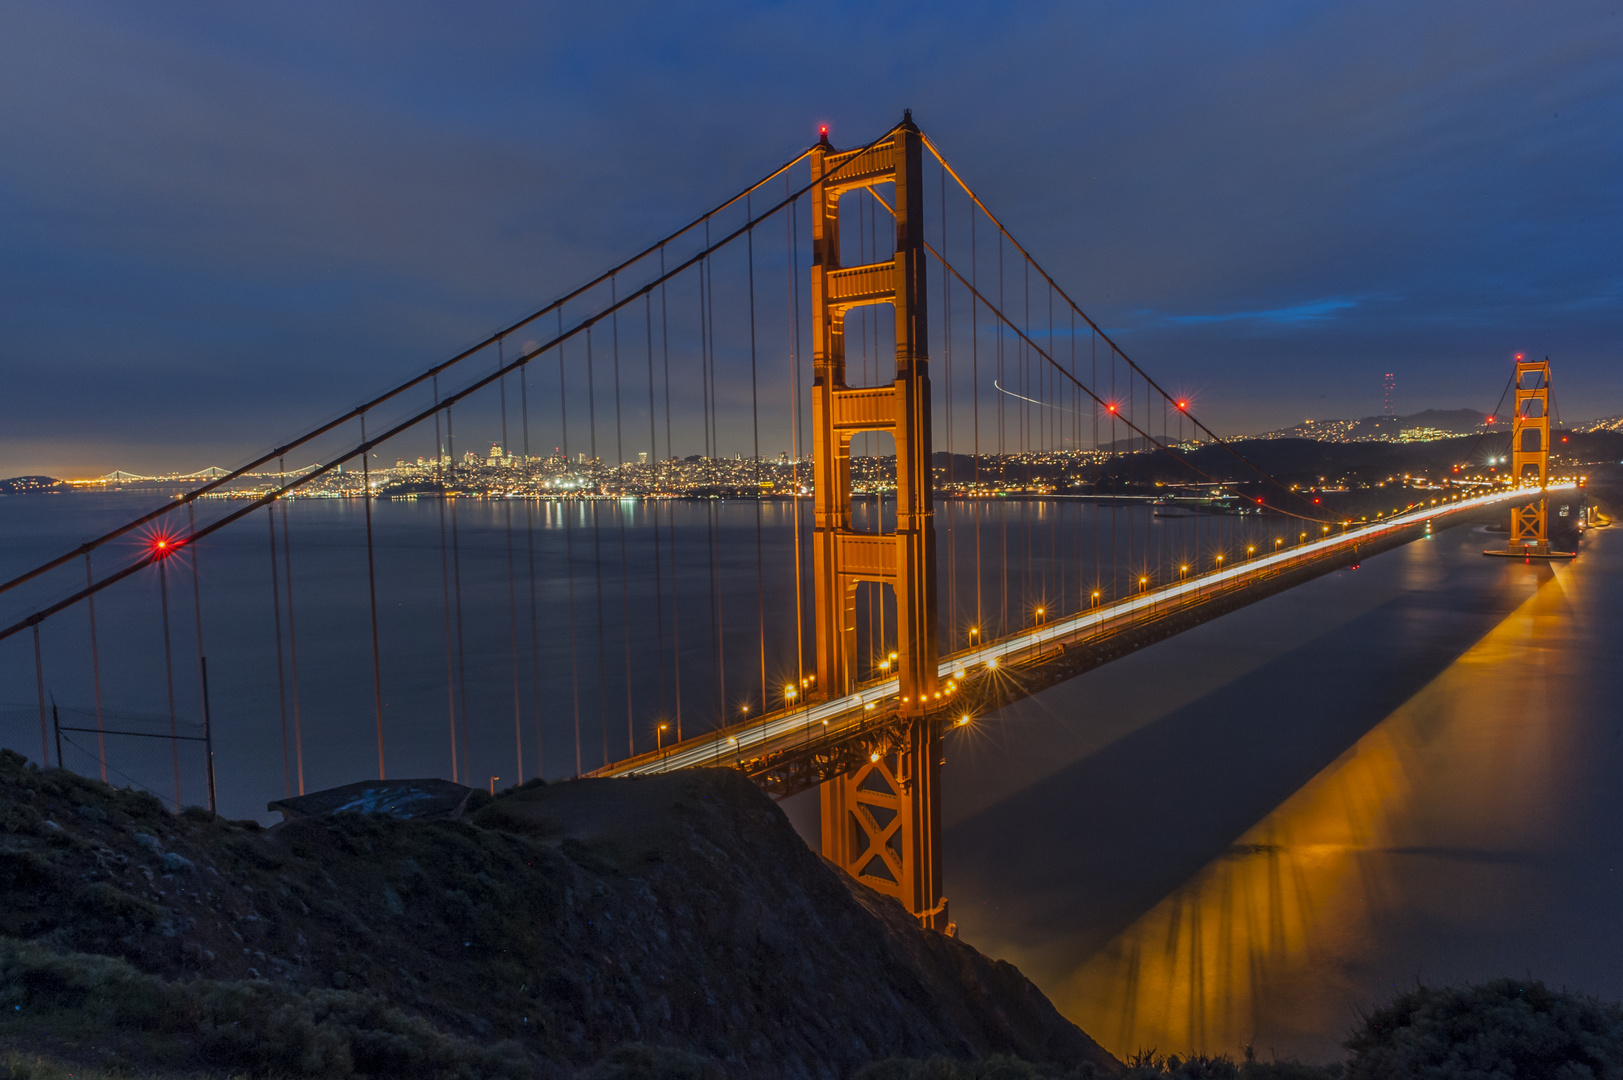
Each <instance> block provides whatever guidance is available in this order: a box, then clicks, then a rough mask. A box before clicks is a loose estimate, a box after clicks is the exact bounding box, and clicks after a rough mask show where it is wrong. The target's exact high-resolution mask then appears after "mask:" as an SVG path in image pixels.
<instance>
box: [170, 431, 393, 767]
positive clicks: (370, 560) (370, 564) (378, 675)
mask: <svg viewBox="0 0 1623 1080" xmlns="http://www.w3.org/2000/svg"><path fill="white" fill-rule="evenodd" d="M361 445H362V446H363V447H366V414H365V413H362V414H361ZM371 456H372V451H371V448H370V447H366V448H365V449H363V450H362V451H361V509H362V510H363V511H365V517H366V588H367V600H368V603H369V604H370V605H371V612H372V708H373V715H374V716H375V717H376V723H377V736H378V779H379V780H382V779H385V778H386V776H387V773H386V772H385V771H384V768H383V654H382V652H381V651H380V650H379V648H378V572H377V564H376V560H375V557H374V555H373V549H372V469H371V465H370V464H369V460H370V458H371ZM196 564H197V559H196V557H195V556H194V557H193V559H192V565H193V566H194V567H195V566H196ZM197 634H198V637H199V638H201V637H202V635H203V629H202V622H201V616H200V617H199V622H198V630H197Z"/></svg>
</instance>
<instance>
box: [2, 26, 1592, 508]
mask: <svg viewBox="0 0 1623 1080" xmlns="http://www.w3.org/2000/svg"><path fill="white" fill-rule="evenodd" d="M904 107H911V108H912V109H913V112H914V116H915V118H916V119H917V121H918V122H919V124H920V126H922V127H923V128H924V129H925V130H926V131H927V132H928V133H929V134H930V135H931V136H932V137H933V138H934V139H935V140H936V142H937V143H938V144H939V145H940V146H941V147H942V149H943V150H944V151H945V152H946V153H947V154H948V155H949V156H950V157H951V158H952V159H953V160H954V162H955V164H956V165H957V166H958V167H959V168H960V170H961V171H962V172H963V173H964V175H965V176H966V178H967V179H968V180H969V181H970V182H971V183H972V184H974V185H975V186H976V187H977V188H978V189H979V190H980V191H981V192H982V194H983V195H984V196H985V197H986V198H987V200H988V202H989V203H990V205H991V206H992V207H993V209H994V210H995V211H996V212H998V213H999V214H1000V216H1002V217H1003V219H1004V220H1005V221H1006V222H1008V224H1009V225H1010V226H1011V228H1012V229H1013V230H1014V232H1015V233H1016V235H1018V236H1020V237H1021V238H1023V240H1024V241H1025V242H1026V244H1027V246H1028V247H1030V248H1031V249H1032V251H1033V252H1034V254H1036V256H1037V257H1038V258H1039V259H1040V260H1042V261H1043V262H1044V263H1045V264H1046V265H1047V266H1048V267H1049V268H1050V269H1051V270H1052V271H1053V272H1054V274H1055V276H1056V278H1058V280H1059V281H1060V282H1061V283H1062V284H1063V285H1065V286H1066V287H1067V289H1069V290H1070V291H1071V292H1072V294H1073V295H1075V296H1076V297H1077V298H1078V299H1079V300H1080V301H1081V302H1082V303H1083V305H1084V306H1085V307H1087V308H1088V309H1089V310H1090V311H1091V312H1092V313H1093V314H1094V316H1095V318H1097V319H1098V321H1099V322H1100V323H1101V324H1102V325H1103V326H1105V327H1106V328H1107V329H1109V330H1110V331H1111V332H1112V333H1113V334H1114V335H1115V336H1116V337H1117V339H1118V340H1119V341H1120V342H1121V343H1122V345H1123V346H1124V347H1125V348H1126V349H1127V350H1128V351H1129V352H1130V353H1131V354H1133V355H1134V356H1135V357H1136V358H1137V359H1139V360H1140V362H1142V363H1143V364H1144V366H1145V367H1146V368H1148V369H1149V370H1150V371H1151V372H1152V373H1154V374H1156V375H1157V377H1160V378H1163V379H1164V380H1165V381H1168V382H1170V383H1172V384H1175V385H1177V386H1179V387H1188V388H1191V389H1192V390H1193V392H1194V393H1195V394H1196V396H1197V398H1198V400H1199V402H1200V411H1201V412H1202V413H1203V414H1204V415H1205V416H1206V417H1208V418H1209V419H1210V421H1211V422H1212V423H1213V424H1214V426H1215V427H1216V428H1217V429H1218V430H1219V431H1222V432H1225V433H1231V434H1240V433H1246V432H1255V431H1261V430H1266V429H1268V428H1272V427H1279V426H1283V425H1286V424H1292V423H1297V422H1299V421H1300V420H1302V419H1303V418H1304V417H1315V418H1328V417H1340V416H1363V415H1369V414H1372V413H1376V412H1378V411H1380V408H1381V384H1382V375H1383V374H1384V373H1386V372H1392V373H1394V374H1395V375H1396V377H1397V395H1396V399H1395V402H1394V404H1395V405H1396V407H1397V409H1398V411H1400V412H1409V411H1415V410H1419V409H1423V408H1428V407H1442V408H1454V407H1461V406H1472V407H1476V408H1481V409H1484V410H1486V409H1488V408H1490V407H1491V406H1492V405H1493V402H1494V400H1495V399H1496V398H1497V395H1498V393H1499V389H1500V387H1501V386H1502V385H1503V382H1504V379H1505V374H1506V365H1507V364H1508V363H1509V360H1510V357H1511V356H1512V354H1513V353H1514V352H1516V351H1526V352H1529V353H1533V354H1537V355H1543V354H1549V355H1550V356H1551V357H1552V359H1553V360H1554V361H1555V362H1556V365H1557V366H1556V369H1555V370H1556V376H1555V378H1556V388H1557V393H1558V397H1559V398H1560V400H1561V401H1562V416H1563V419H1566V420H1583V419H1589V418H1593V417H1598V416H1607V415H1614V414H1618V413H1623V380H1620V379H1619V377H1618V372H1619V360H1620V358H1623V357H1620V353H1623V14H1620V5H1619V4H1618V3H1617V2H1616V0H1608V2H1606V3H1589V2H1578V0H1574V2H1567V3H1562V4H1556V5H1550V4H1528V3H1510V2H1498V3H1488V2H1481V0H1471V2H1469V3H1466V2H1455V3H1428V4H1414V3H1412V2H1407V0H1405V2H1401V3H1400V2H1363V3H1358V4H1308V3H1284V2H1275V3H1229V4H1220V5H1217V4H1193V3H1172V2H1162V0H1152V2H1132V3H1117V4H1094V3H1089V4H1055V5H1039V4H1029V5H1020V6H1019V7H1018V8H1014V7H1012V6H1008V5H995V4H966V3H956V2H941V0H937V2H935V3H931V4H902V3H879V4H871V3H869V4H844V3H832V4H818V5H807V4H803V3H799V4H787V3H783V4H757V5H735V6H727V5H719V4H712V5H707V6H704V7H703V8H700V7H699V6H697V5H672V4H643V5H631V4H625V5H606V4H569V5H546V4H503V3H459V4H450V3H440V4H420V3H411V2H403V0H392V2H390V3H387V4H374V5H365V4H348V3H332V2H330V0H328V2H323V3H298V2H285V3H277V4H262V5H235V6H231V5H205V4H194V5H186V4H170V3H144V4H125V3H101V4H96V3H79V2H75V0H52V2H50V3H31V2H5V0H0V387H3V392H0V476H9V475H15V474H20V473H32V472H45V473H51V474H54V475H65V476H82V475H94V474H98V473H101V472H105V471H107V470H109V469H112V468H115V467H122V468H126V469H132V470H137V471H157V470H167V469H170V468H183V469H190V468H196V467H199V466H202V465H207V464H221V465H230V464H233V463H235V462H238V461H241V460H242V459H243V458H244V457H246V456H247V455H248V454H249V453H250V452H252V451H254V450H257V449H260V448H262V447H265V446H267V445H269V444H271V443H273V442H274V441H276V440H278V439H280V438H282V437H285V436H287V435H289V434H291V433H292V432H293V431H294V430H295V429H296V428H298V427H300V426H302V425H305V424H307V423H310V422H312V421H315V420H319V419H323V418H326V417H327V416H330V415H332V414H335V413H337V412H339V411H341V410H342V409H344V408H346V407H348V406H350V405H352V404H354V403H355V402H356V401H357V400H359V399H360V397H361V396H362V395H363V394H366V393H369V392H371V391H374V390H377V389H380V388H382V387H385V386H388V385H390V384H392V383H394V382H396V381H398V380H399V379H400V378H402V377H404V376H406V375H409V374H414V373H416V372H418V371H420V370H422V369H423V368H424V367H426V366H427V365H428V364H429V363H431V362H433V361H435V360H437V359H441V358H443V357H445V356H448V355H450V354H452V353H454V352H456V351H458V350H459V349H460V348H461V347H463V346H465V345H467V344H470V343H471V342H473V341H475V340H478V339H479V338H481V337H483V336H484V335H485V334H487V333H489V332H490V331H492V330H494V329H496V328H497V327H498V326H500V325H503V324H505V323H506V322H507V321H510V320H511V319H513V318H515V317H516V316H519V315H521V314H524V313H525V312H527V311H529V310H531V309H533V308H535V307H538V306H540V304H541V303H544V302H545V301H547V300H550V299H551V298H552V297H553V296H555V295H557V294H558V293H560V292H562V291H564V290H565V289H567V288H568V287H569V286H571V285H573V284H575V283H577V282H579V281H581V280H583V279H585V278H587V277H590V276H592V275H595V274H596V273H597V272H599V271H601V270H603V269H605V268H607V267H608V266H609V265H611V264H612V263H613V262H615V261H617V260H618V259H619V258H621V257H623V256H624V255H626V254H629V253H630V252H632V251H633V250H636V249H638V248H640V247H641V246H643V245H644V244H645V243H647V242H649V241H651V240H653V239H656V238H657V237H658V236H660V235H662V234H663V233H664V232H666V231H668V230H670V229H671V228H672V227H674V226H676V225H679V224H681V223H683V222H685V221H686V220H688V219H689V218H691V217H692V216H693V215H695V214H696V213H698V212H699V211H701V210H703V209H705V208H706V207H708V206H709V205H712V204H713V203H715V202H717V201H719V200H720V199H721V198H723V197H725V196H726V195H728V194H731V193H732V192H733V191H735V190H737V189H738V188H739V187H741V186H742V185H743V184H744V183H746V182H748V181H749V180H751V179H754V178H755V177H757V176H759V175H760V174H761V173H763V172H764V171H766V170H767V169H769V168H771V167H772V166H773V165H775V164H777V163H779V162H781V161H783V160H785V159H786V158H788V157H790V156H792V155H793V154H794V153H795V152H796V151H798V150H799V149H801V148H802V147H804V146H805V145H806V144H808V143H809V142H811V141H812V140H813V139H814V138H815V132H816V126H817V125H818V124H819V123H820V122H827V123H829V124H830V125H831V127H832V133H833V138H834V140H835V142H836V143H837V144H840V145H854V144H859V143H862V142H865V141H867V140H868V139H870V138H872V137H874V136H875V135H877V134H878V133H880V132H882V131H883V130H885V129H886V128H887V127H888V126H890V125H891V124H893V123H894V122H895V121H896V120H897V119H898V118H899V117H900V115H901V111H902V109H903V108H904Z"/></svg>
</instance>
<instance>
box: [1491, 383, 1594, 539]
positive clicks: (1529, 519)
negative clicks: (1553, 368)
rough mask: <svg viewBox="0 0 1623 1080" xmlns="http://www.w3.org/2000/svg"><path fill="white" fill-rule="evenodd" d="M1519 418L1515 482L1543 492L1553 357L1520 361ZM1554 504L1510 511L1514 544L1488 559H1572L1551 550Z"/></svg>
mask: <svg viewBox="0 0 1623 1080" xmlns="http://www.w3.org/2000/svg"><path fill="white" fill-rule="evenodd" d="M1515 387H1516V417H1515V421H1514V423H1513V424H1512V426H1511V429H1510V463H1511V476H1512V477H1513V481H1512V482H1513V483H1515V484H1517V485H1519V486H1522V487H1537V488H1539V490H1540V491H1541V492H1542V491H1543V490H1544V489H1545V488H1547V487H1549V484H1550V358H1549V357H1545V358H1544V359H1543V360H1523V359H1522V358H1521V356H1519V355H1518V356H1517V357H1516V381H1515ZM1549 524H1550V500H1549V498H1548V497H1547V496H1544V495H1542V494H1541V495H1540V496H1539V498H1538V499H1536V500H1534V501H1532V502H1530V503H1527V504H1526V505H1525V506H1515V507H1512V508H1511V510H1510V543H1509V544H1508V545H1507V546H1506V549H1505V550H1504V551H1489V552H1486V553H1485V554H1488V555H1509V556H1512V557H1514V558H1518V559H1522V558H1529V559H1561V558H1571V557H1572V555H1573V552H1569V551H1551V550H1550V532H1549Z"/></svg>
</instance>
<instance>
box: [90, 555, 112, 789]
mask: <svg viewBox="0 0 1623 1080" xmlns="http://www.w3.org/2000/svg"><path fill="white" fill-rule="evenodd" d="M94 583H95V581H94V575H93V574H92V573H91V569H90V552H88V551H87V552H85V586H86V587H87V588H88V587H89V586H91V585H93V584H94ZM86 603H88V604H89V605H90V675H91V679H92V682H93V685H94V686H95V690H96V760H97V761H98V762H100V763H101V782H102V783H104V784H105V783H106V782H107V734H106V732H105V731H104V730H103V727H102V718H101V655H100V652H99V650H98V649H97V646H96V597H95V594H94V593H92V594H91V595H90V596H88V597H86Z"/></svg>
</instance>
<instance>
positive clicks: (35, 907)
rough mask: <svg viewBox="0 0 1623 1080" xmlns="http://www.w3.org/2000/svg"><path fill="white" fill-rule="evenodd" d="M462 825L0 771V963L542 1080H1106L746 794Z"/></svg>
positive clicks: (969, 954) (1030, 1006) (633, 793)
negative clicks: (168, 986)
mask: <svg viewBox="0 0 1623 1080" xmlns="http://www.w3.org/2000/svg"><path fill="white" fill-rule="evenodd" d="M476 802H477V803H479V804H482V805H474V804H473V803H470V805H469V807H468V809H467V811H466V813H465V814H464V815H463V816H462V817H461V818H460V819H456V820H400V819H397V818H393V817H389V816H386V815H381V814H370V815H363V814H355V813H341V814H336V815H333V816H330V817H322V818H310V819H302V820H295V821H291V822H288V823H286V824H284V825H280V826H277V827H275V828H273V829H269V830H262V829H260V828H259V827H258V826H257V825H253V824H252V823H233V822H228V821H224V820H221V819H217V818H213V817H212V816H211V815H207V814H204V813H201V812H198V811H189V812H188V813H186V814H183V815H180V816H175V815H171V814H168V813H166V812H165V811H164V810H163V809H162V808H161V807H160V806H159V805H158V803H157V802H156V801H155V800H153V799H151V798H150V797H148V796H145V795H137V794H133V793H130V792H125V791H116V790H114V789H111V788H108V787H107V786H105V785H102V784H99V783H96V782H94V781H89V780H85V779H82V778H80V777H76V776H73V775H71V774H68V773H63V772H49V773H40V772H38V771H37V770H35V769H33V768H32V767H25V766H24V765H23V764H22V761H21V759H20V758H18V757H17V756H16V755H14V754H9V753H7V754H6V755H5V757H4V759H3V760H0V935H4V936H6V937H9V938H12V939H32V940H34V941H35V942H37V943H47V944H48V945H49V947H50V948H51V949H53V950H57V951H59V952H61V953H63V954H70V953H72V954H97V955H100V956H105V957H117V958H121V959H122V960H124V961H127V962H128V964H130V965H133V967H134V968H135V969H138V971H139V972H143V973H145V974H146V975H147V976H154V977H159V978H161V979H163V980H166V981H167V982H168V983H176V984H178V983H186V982H199V981H207V982H208V984H209V985H211V986H213V985H217V984H230V983H236V982H241V983H243V984H244V985H251V986H255V987H260V988H262V989H263V988H264V987H265V986H273V987H276V988H278V989H277V992H278V993H305V992H308V993H311V994H315V993H320V994H325V995H328V996H329V997H330V995H332V994H334V993H339V994H342V995H350V996H355V995H360V996H361V997H364V998H366V999H367V1000H370V1001H373V1002H375V1003H379V1004H380V1007H381V1005H384V1004H386V1005H387V1006H388V1007H389V1008H390V1009H393V1010H398V1011H399V1012H400V1013H401V1014H403V1015H404V1016H406V1017H408V1018H409V1019H410V1021H411V1023H416V1024H421V1023H423V1022H427V1023H428V1024H431V1025H433V1027H434V1028H435V1029H437V1030H438V1031H439V1032H443V1033H444V1034H445V1036H446V1037H447V1038H449V1039H452V1040H463V1041H470V1042H472V1043H477V1044H481V1045H485V1046H491V1045H495V1044H498V1043H502V1042H503V1041H507V1043H508V1045H509V1046H510V1047H511V1048H515V1049H514V1050H513V1052H511V1053H506V1057H505V1058H504V1060H509V1061H511V1060H514V1054H515V1053H516V1054H518V1055H519V1057H520V1058H521V1059H522V1060H524V1061H526V1062H528V1067H530V1068H532V1069H533V1070H535V1071H536V1072H538V1073H540V1074H552V1075H567V1074H570V1073H573V1072H575V1071H577V1070H580V1069H584V1068H588V1067H590V1066H591V1065H592V1064H593V1063H596V1062H600V1061H602V1060H603V1059H604V1058H605V1057H606V1056H608V1055H611V1054H613V1053H616V1052H623V1051H624V1048H625V1047H626V1046H628V1045H630V1044H639V1045H640V1046H642V1047H654V1048H670V1049H671V1050H672V1052H681V1053H685V1054H689V1055H696V1057H694V1058H685V1059H684V1060H702V1062H703V1063H704V1066H705V1069H706V1070H707V1071H712V1072H717V1073H723V1074H729V1075H738V1076H744V1075H749V1076H784V1077H838V1076H845V1075H848V1074H849V1073H851V1072H852V1071H854V1070H855V1069H857V1068H859V1067H861V1066H862V1065H864V1064H867V1063H869V1062H872V1061H874V1060H877V1059H881V1058H886V1057H892V1056H901V1057H915V1058H918V1057H928V1056H931V1055H938V1054H939V1055H946V1056H950V1057H959V1058H967V1057H981V1056H985V1055H989V1054H999V1053H1000V1054H1012V1055H1015V1056H1018V1057H1021V1058H1025V1059H1027V1060H1036V1061H1052V1062H1056V1063H1061V1064H1065V1065H1067V1066H1069V1067H1075V1066H1079V1065H1091V1066H1092V1067H1093V1068H1094V1069H1096V1070H1099V1071H1103V1072H1114V1071H1116V1069H1117V1068H1118V1066H1117V1064H1116V1063H1115V1062H1114V1060H1113V1059H1111V1058H1110V1057H1109V1055H1107V1054H1106V1053H1105V1052H1104V1051H1103V1050H1101V1049H1100V1048H1099V1047H1098V1045H1097V1044H1095V1043H1094V1042H1093V1041H1092V1040H1091V1039H1089V1038H1088V1037H1087V1036H1086V1035H1085V1034H1083V1033H1082V1032H1081V1031H1080V1030H1079V1029H1077V1028H1076V1027H1075V1026H1074V1025H1072V1024H1070V1023H1069V1022H1067V1021H1066V1020H1065V1019H1064V1018H1063V1017H1061V1016H1060V1015H1059V1014H1058V1013H1057V1012H1056V1011H1055V1010H1054V1008H1053V1006H1052V1005H1051V1004H1049V1002H1048V1001H1047V999H1046V998H1044V997H1043V996H1042V994H1041V993H1040V992H1038V991H1037V989H1036V988H1035V987H1034V986H1032V984H1031V983H1030V982H1029V981H1027V980H1026V979H1025V978H1024V976H1022V975H1021V974H1020V973H1019V972H1018V971H1017V970H1016V969H1015V968H1013V967H1012V966H1010V965H1008V964H1005V963H1002V962H999V961H994V960H990V959H988V958H986V957H984V956H982V955H981V954H980V953H978V952H976V951H975V950H974V949H972V948H971V947H969V946H968V945H965V944H963V943H962V942H959V941H956V940H953V939H949V938H946V937H943V936H941V935H939V934H934V933H929V932H926V931H924V930H921V929H919V928H918V927H917V926H916V925H915V924H914V923H913V921H912V920H911V918H909V916H908V915H907V913H906V912H905V911H903V910H902V908H901V907H900V906H899V905H897V904H895V903H894V902H893V901H890V900H888V899H885V898H883V897H880V896H879V895H877V894H875V893H873V892H871V891H870V890H867V889H866V888H864V887H863V886H861V885H859V884H857V883H855V882H853V881H851V880H850V879H848V878H847V877H845V876H844V875H842V874H840V873H839V872H838V871H837V870H835V869H834V868H833V867H832V866H830V865H829V864H827V863H825V862H824V861H823V860H822V859H820V858H819V857H818V856H817V855H815V854H813V853H812V852H811V851H809V850H808V849H807V848H806V846H805V844H804V843H803V842H802V841H801V840H800V838H799V837H798V835H797V834H796V833H795V832H794V830H793V828H792V827H791V826H790V824H789V822H788V821H787V819H786V818H785V817H784V816H783V814H782V813H781V812H780V811H779V809H778V808H777V807H776V806H775V805H774V804H773V803H772V802H771V801H770V800H768V799H767V798H765V797H764V796H763V795H762V794H761V793H760V792H759V791H757V790H756V789H755V788H754V787H753V786H752V785H750V784H749V783H748V781H747V780H745V779H744V778H743V777H742V776H740V775H739V774H737V773H735V772H732V771H728V770H699V771H694V772H690V773H684V774H675V775H671V776H664V777H652V778H643V779H636V780H579V781H573V782H569V783H560V784H556V785H551V786H542V785H531V786H527V787H524V788H520V789H517V790H514V791H511V792H508V793H506V794H504V795H502V796H499V797H497V798H496V799H494V800H492V799H490V798H489V797H488V796H484V795H481V796H480V797H479V798H478V800H476ZM199 984H200V983H199ZM0 990H3V988H0ZM18 992H19V993H25V991H18ZM25 996H26V994H25ZM323 1000H324V1001H326V1000H327V999H325V998H324V999H323ZM357 1000H358V999H357ZM349 1012H350V1013H355V1014H357V1015H358V1014H359V1013H357V1011H356V1010H355V1009H354V1008H350V1010H349ZM362 1012H364V1010H362ZM346 1015H348V1014H346ZM391 1015H394V1014H391ZM200 1022H201V1021H200ZM390 1023H394V1024H395V1025H396V1026H399V1025H400V1024H403V1023H405V1021H404V1020H399V1019H396V1020H391V1021H390ZM639 1052H642V1051H639ZM205 1056H206V1055H205ZM234 1060H241V1061H244V1062H251V1061H252V1060H255V1059H251V1058H242V1059H234ZM198 1063H199V1064H210V1063H211V1062H209V1061H207V1060H200V1061H199V1062H198ZM358 1071H359V1070H358Z"/></svg>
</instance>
